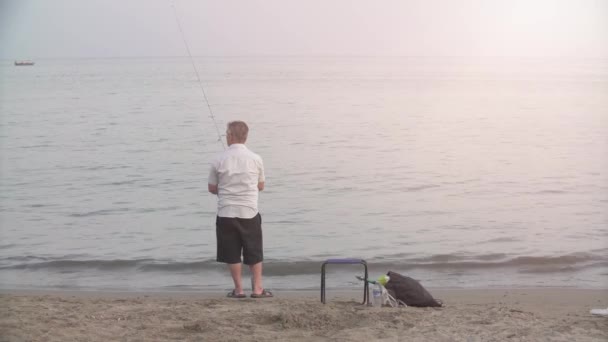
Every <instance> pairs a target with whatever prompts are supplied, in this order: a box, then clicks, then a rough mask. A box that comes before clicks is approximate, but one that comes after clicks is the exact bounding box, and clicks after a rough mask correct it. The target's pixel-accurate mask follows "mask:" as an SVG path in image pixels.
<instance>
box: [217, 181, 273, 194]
mask: <svg viewBox="0 0 608 342" xmlns="http://www.w3.org/2000/svg"><path fill="white" fill-rule="evenodd" d="M258 186H259V185H258ZM207 188H208V189H209V192H210V193H212V194H214V195H217V184H207ZM262 188H264V184H263V183H262Z"/></svg>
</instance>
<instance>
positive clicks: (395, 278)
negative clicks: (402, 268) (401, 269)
mask: <svg viewBox="0 0 608 342" xmlns="http://www.w3.org/2000/svg"><path fill="white" fill-rule="evenodd" d="M387 275H388V276H389V277H390V280H389V281H388V282H387V283H386V285H384V287H385V288H386V290H387V291H388V292H389V294H390V295H391V296H393V297H394V298H395V299H396V300H399V301H402V302H404V303H405V304H407V305H408V306H417V307H440V306H443V303H442V302H441V301H440V300H436V299H435V298H433V296H431V294H430V293H429V292H428V291H427V290H426V289H425V288H424V287H422V285H420V283H419V282H418V281H417V280H415V279H412V278H410V277H406V276H404V275H401V274H399V273H396V272H391V271H389V272H388V273H387Z"/></svg>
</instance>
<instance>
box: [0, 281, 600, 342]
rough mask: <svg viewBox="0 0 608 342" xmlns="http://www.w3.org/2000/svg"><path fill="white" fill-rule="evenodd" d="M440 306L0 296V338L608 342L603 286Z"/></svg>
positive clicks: (314, 298)
mask: <svg viewBox="0 0 608 342" xmlns="http://www.w3.org/2000/svg"><path fill="white" fill-rule="evenodd" d="M431 292H432V294H433V295H434V296H435V297H436V298H440V299H442V300H443V301H444V303H445V307H443V308H413V307H407V308H371V307H365V306H361V305H360V304H357V303H356V302H355V300H359V293H354V292H343V293H340V294H335V293H333V294H331V296H330V297H329V299H330V301H329V302H328V303H327V304H326V305H323V304H321V303H320V301H319V299H318V293H317V292H316V291H314V292H313V291H300V292H278V293H276V297H275V298H272V299H250V298H247V299H228V298H224V297H223V296H224V294H223V293H112V292H94V293H91V292H48V291H45V292H24V291H5V292H3V293H2V294H1V296H0V307H1V308H2V310H1V320H0V331H2V336H1V337H0V340H2V341H169V340H180V341H223V342H228V341H376V340H381V341H607V340H608V318H606V317H596V316H592V315H591V314H589V310H590V309H591V308H606V307H608V290H582V289H553V288H551V289H540V288H534V289H485V290H473V289H466V290H464V289H442V290H439V289H434V290H432V291H431Z"/></svg>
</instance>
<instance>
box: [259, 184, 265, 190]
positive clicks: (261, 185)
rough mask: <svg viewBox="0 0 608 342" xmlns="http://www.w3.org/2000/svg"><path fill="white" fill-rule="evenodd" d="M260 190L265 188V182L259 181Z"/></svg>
mask: <svg viewBox="0 0 608 342" xmlns="http://www.w3.org/2000/svg"><path fill="white" fill-rule="evenodd" d="M258 190H260V191H262V190H264V182H259V183H258Z"/></svg>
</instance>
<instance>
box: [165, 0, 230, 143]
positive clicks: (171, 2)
mask: <svg viewBox="0 0 608 342" xmlns="http://www.w3.org/2000/svg"><path fill="white" fill-rule="evenodd" d="M169 3H170V4H171V7H172V8H173V14H174V16H175V22H177V27H178V28H179V33H180V35H181V36H182V40H183V41H184V46H185V47H186V51H187V52H188V56H190V63H192V68H193V69H194V72H195V73H196V80H197V81H198V85H199V86H200V88H201V92H202V93H203V98H204V99H205V103H206V104H207V108H209V116H210V117H211V120H213V125H214V126H215V130H216V132H217V136H218V139H217V140H218V141H219V142H221V143H222V147H223V148H224V150H225V149H226V145H225V144H224V140H222V134H221V133H220V128H219V126H218V125H217V121H215V115H214V114H213V110H212V109H211V105H210V104H209V100H208V99H207V93H206V92H205V87H203V82H202V81H201V76H200V75H199V73H198V69H197V68H196V63H194V58H193V57H192V53H190V46H189V45H188V41H186V36H185V35H184V30H183V29H182V24H181V22H180V21H179V16H178V15H177V9H176V6H175V4H174V3H173V1H171V0H169Z"/></svg>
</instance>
